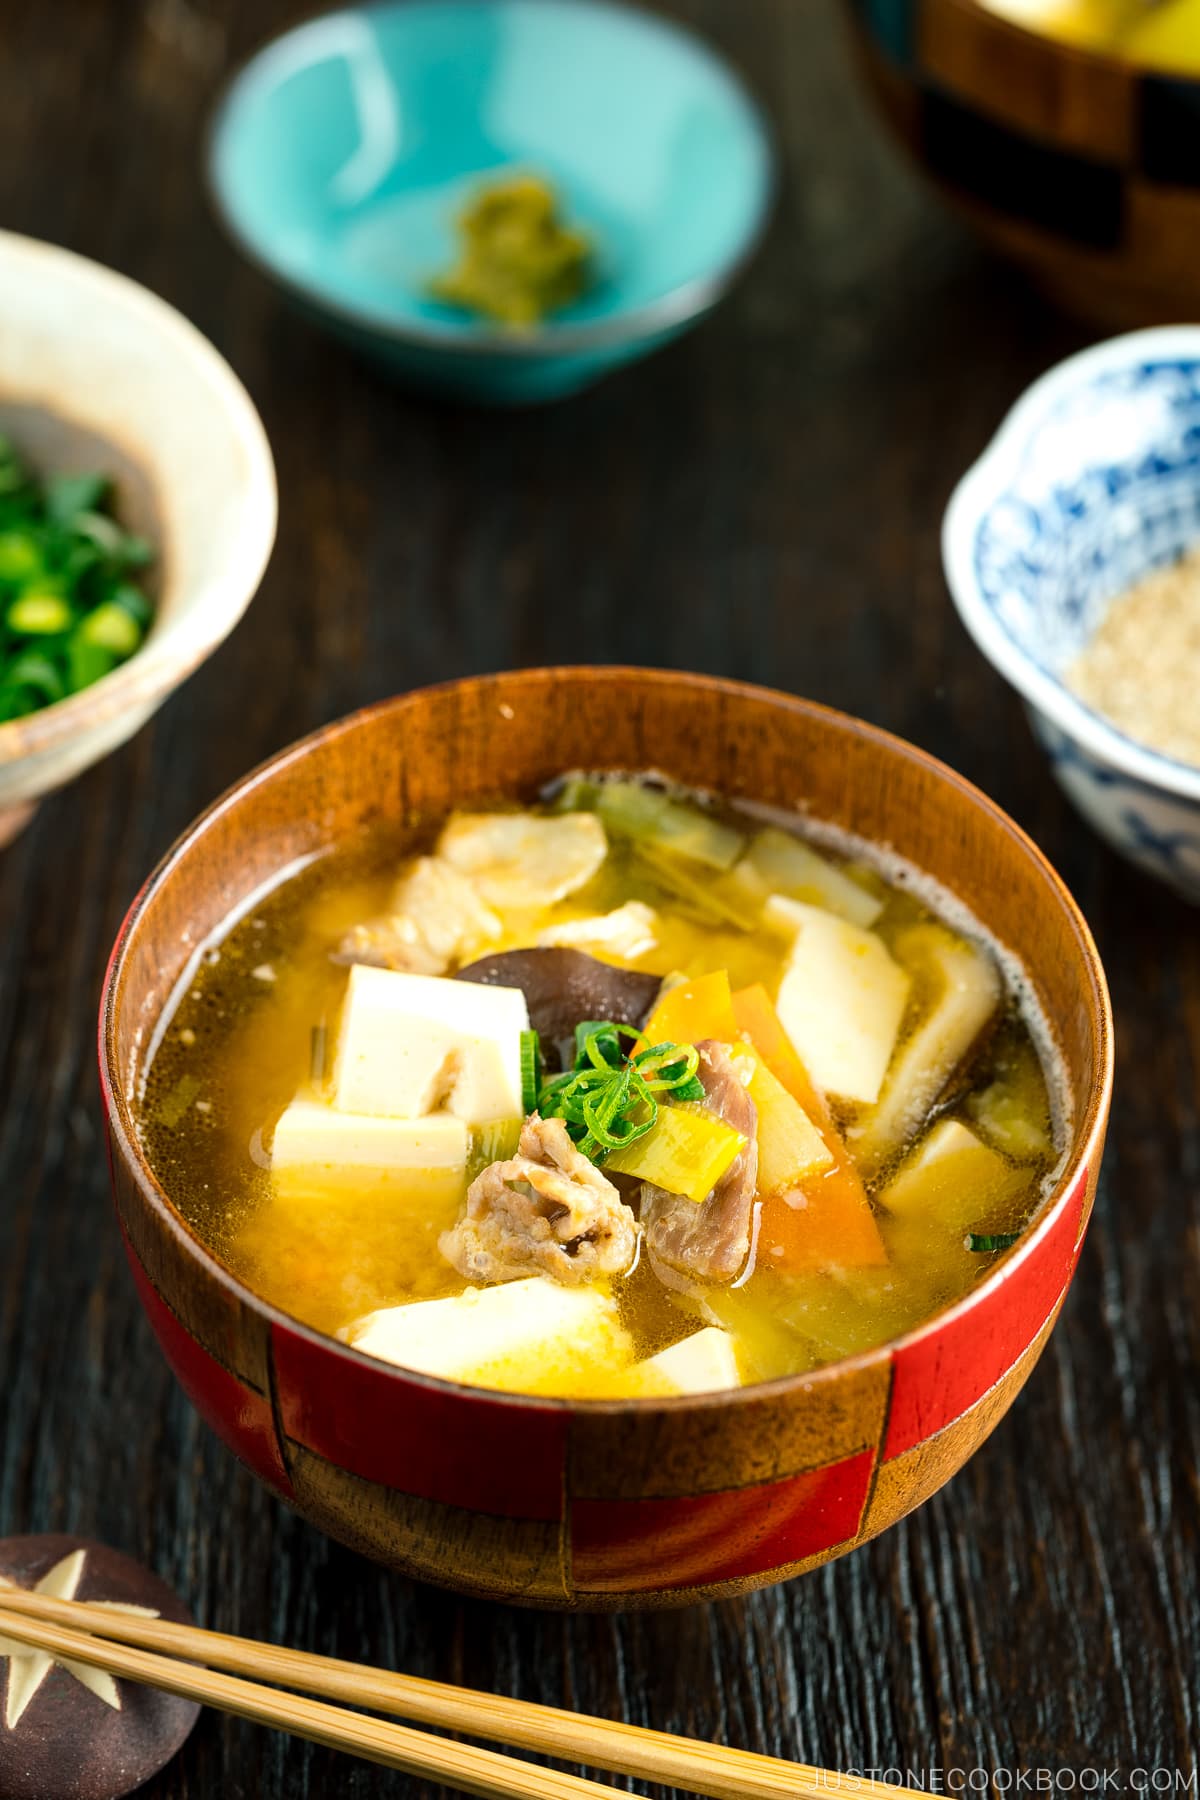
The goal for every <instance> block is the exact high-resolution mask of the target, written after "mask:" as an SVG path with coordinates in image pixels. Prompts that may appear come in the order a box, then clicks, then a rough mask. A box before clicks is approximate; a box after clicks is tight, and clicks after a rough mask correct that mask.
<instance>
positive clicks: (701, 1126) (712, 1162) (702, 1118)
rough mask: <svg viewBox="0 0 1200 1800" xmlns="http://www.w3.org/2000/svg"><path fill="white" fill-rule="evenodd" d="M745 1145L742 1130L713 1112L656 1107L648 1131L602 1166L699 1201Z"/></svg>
mask: <svg viewBox="0 0 1200 1800" xmlns="http://www.w3.org/2000/svg"><path fill="white" fill-rule="evenodd" d="M745 1147H746V1140H745V1138H744V1137H743V1136H742V1134H741V1132H740V1131H734V1129H733V1127H732V1126H730V1125H726V1124H725V1122H724V1120H722V1119H718V1118H715V1117H714V1116H713V1114H712V1113H707V1112H693V1111H692V1109H691V1108H690V1107H687V1106H660V1107H659V1109H658V1118H657V1119H656V1120H655V1122H654V1124H653V1125H652V1126H651V1128H650V1130H649V1131H647V1132H646V1133H644V1135H643V1136H641V1137H639V1138H638V1139H637V1141H636V1142H635V1143H632V1144H627V1145H625V1146H624V1147H623V1148H622V1149H620V1150H614V1151H613V1152H612V1153H611V1155H609V1156H607V1157H606V1158H605V1160H604V1167H605V1170H606V1171H608V1170H610V1169H615V1170H616V1171H617V1173H618V1174H620V1175H636V1176H637V1177H638V1178H639V1179H640V1180H642V1181H648V1182H650V1183H652V1185H653V1186H654V1187H660V1188H663V1189H664V1190H665V1191H666V1192H667V1193H668V1194H683V1195H685V1196H686V1197H687V1199H689V1200H694V1201H695V1202H696V1204H697V1205H699V1204H700V1203H701V1202H702V1201H704V1200H707V1198H708V1196H709V1195H710V1194H711V1193H712V1191H713V1189H714V1188H715V1187H716V1185H717V1183H718V1181H720V1179H721V1177H722V1175H724V1174H725V1172H726V1170H727V1169H728V1168H729V1166H730V1164H731V1163H732V1162H733V1161H734V1159H735V1157H737V1156H739V1155H740V1154H741V1152H742V1151H743V1150H744V1149H745Z"/></svg>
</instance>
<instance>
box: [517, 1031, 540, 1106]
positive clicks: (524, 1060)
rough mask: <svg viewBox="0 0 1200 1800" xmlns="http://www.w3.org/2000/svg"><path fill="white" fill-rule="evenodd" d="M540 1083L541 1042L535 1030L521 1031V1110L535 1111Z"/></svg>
mask: <svg viewBox="0 0 1200 1800" xmlns="http://www.w3.org/2000/svg"><path fill="white" fill-rule="evenodd" d="M541 1085H542V1044H541V1039H540V1038H539V1037H538V1034H537V1032H536V1031H523V1032H522V1033H521V1111H522V1112H523V1113H525V1115H526V1116H528V1115H529V1114H530V1113H531V1112H536V1111H537V1103H538V1093H539V1092H540V1090H541Z"/></svg>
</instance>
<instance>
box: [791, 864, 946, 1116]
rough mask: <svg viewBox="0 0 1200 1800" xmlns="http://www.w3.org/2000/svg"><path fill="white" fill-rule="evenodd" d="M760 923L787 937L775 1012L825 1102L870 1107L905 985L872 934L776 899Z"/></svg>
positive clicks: (805, 906)
mask: <svg viewBox="0 0 1200 1800" xmlns="http://www.w3.org/2000/svg"><path fill="white" fill-rule="evenodd" d="M764 917H765V918H766V919H767V920H768V921H769V922H770V923H771V924H772V925H774V926H776V928H777V929H779V930H781V931H788V932H790V933H791V934H792V947H791V950H790V952H789V954H788V961H787V966H786V968H785V970H784V974H783V979H782V981H781V982H780V984H779V993H778V995H777V997H776V1001H775V1006H776V1010H777V1012H778V1014H779V1017H780V1019H781V1020H782V1022H783V1028H784V1030H785V1031H786V1032H787V1034H788V1037H789V1038H790V1039H791V1042H792V1044H793V1046H794V1047H795V1050H796V1053H797V1055H798V1056H799V1057H800V1060H801V1062H802V1063H803V1064H804V1067H805V1068H806V1069H807V1070H808V1073H809V1075H810V1076H811V1077H812V1079H813V1080H814V1081H815V1082H816V1084H817V1086H818V1087H819V1088H821V1089H822V1090H823V1092H825V1093H827V1094H834V1095H836V1096H837V1097H838V1098H839V1099H842V1100H853V1101H859V1102H865V1103H867V1104H870V1103H872V1102H874V1101H875V1100H876V1099H877V1098H878V1096H879V1091H880V1088H881V1087H882V1085H883V1078H884V1075H885V1073H886V1071H887V1067H888V1064H889V1062H890V1061H891V1058H892V1052H893V1050H894V1049H895V1047H896V1039H897V1037H898V1036H899V1032H900V1023H901V1020H902V1019H903V1017H904V1011H905V1008H906V1006H907V1005H908V998H909V992H910V989H911V987H912V979H911V977H910V976H909V974H908V973H907V971H906V970H904V969H902V968H901V967H900V965H899V963H898V962H896V960H895V959H894V958H893V957H892V956H891V955H890V954H889V952H888V949H887V947H886V945H885V944H884V942H883V940H882V939H881V938H879V937H877V936H876V934H875V933H874V932H872V931H864V930H863V929H862V927H861V926H858V925H852V924H851V923H850V921H849V920H848V919H839V918H837V917H836V916H835V915H834V914H833V913H830V912H825V911H823V910H822V909H821V908H820V907H818V906H810V905H808V904H807V902H805V901H802V900H789V899H787V898H786V897H785V896H784V895H781V894H776V895H775V896H774V897H773V898H772V899H770V900H769V901H768V902H767V905H766V909H765V912H764Z"/></svg>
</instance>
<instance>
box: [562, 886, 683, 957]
mask: <svg viewBox="0 0 1200 1800" xmlns="http://www.w3.org/2000/svg"><path fill="white" fill-rule="evenodd" d="M657 932H658V914H657V913H656V912H655V910H654V908H653V907H652V906H647V905H646V903H645V901H644V900H627V901H626V902H625V904H624V906H617V907H614V909H613V911H612V912H606V913H597V914H596V915H595V916H594V917H592V918H587V919H564V921H563V922H562V924H561V925H547V927H546V929H545V930H544V931H543V932H541V933H540V934H539V936H538V943H539V944H565V945H566V946H567V947H568V948H574V949H580V950H594V951H598V952H599V953H600V954H601V955H602V956H603V955H608V956H622V957H626V958H627V959H628V960H629V961H631V962H632V960H633V959H634V958H635V957H637V956H644V955H645V953H646V951H647V950H653V948H654V946H655V944H656V943H657V942H658V937H657Z"/></svg>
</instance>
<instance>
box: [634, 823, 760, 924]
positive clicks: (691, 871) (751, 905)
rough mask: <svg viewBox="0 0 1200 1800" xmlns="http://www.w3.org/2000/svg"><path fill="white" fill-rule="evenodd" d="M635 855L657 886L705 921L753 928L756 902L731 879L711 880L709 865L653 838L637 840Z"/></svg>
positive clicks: (756, 915) (756, 922)
mask: <svg viewBox="0 0 1200 1800" xmlns="http://www.w3.org/2000/svg"><path fill="white" fill-rule="evenodd" d="M637 856H638V861H639V862H640V863H643V864H644V865H645V867H646V868H647V869H648V870H649V872H650V874H651V876H652V877H653V878H654V880H655V881H656V882H657V883H658V885H659V887H661V888H664V889H665V890H666V892H667V893H669V894H671V895H672V896H673V897H674V899H675V900H676V901H678V902H680V903H681V904H682V905H683V907H684V908H685V909H686V910H687V911H689V912H692V913H694V914H696V915H697V917H699V918H700V919H701V920H703V921H704V923H705V924H708V925H732V926H734V927H735V928H736V929H737V930H738V931H753V930H754V929H755V927H756V926H757V924H758V922H759V907H758V904H757V903H756V902H755V901H754V900H753V899H749V898H747V896H746V894H745V892H744V890H742V889H740V888H738V886H737V885H736V884H735V883H734V882H733V880H732V879H716V880H714V878H713V873H712V870H711V869H706V868H703V867H702V866H701V865H699V864H698V863H696V862H691V863H689V862H687V861H685V860H684V859H683V858H682V857H681V856H680V855H679V854H678V853H677V852H676V851H675V850H673V849H666V848H665V847H663V846H662V845H660V844H657V843H655V842H653V840H651V841H649V842H646V843H639V844H638V845H637Z"/></svg>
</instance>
